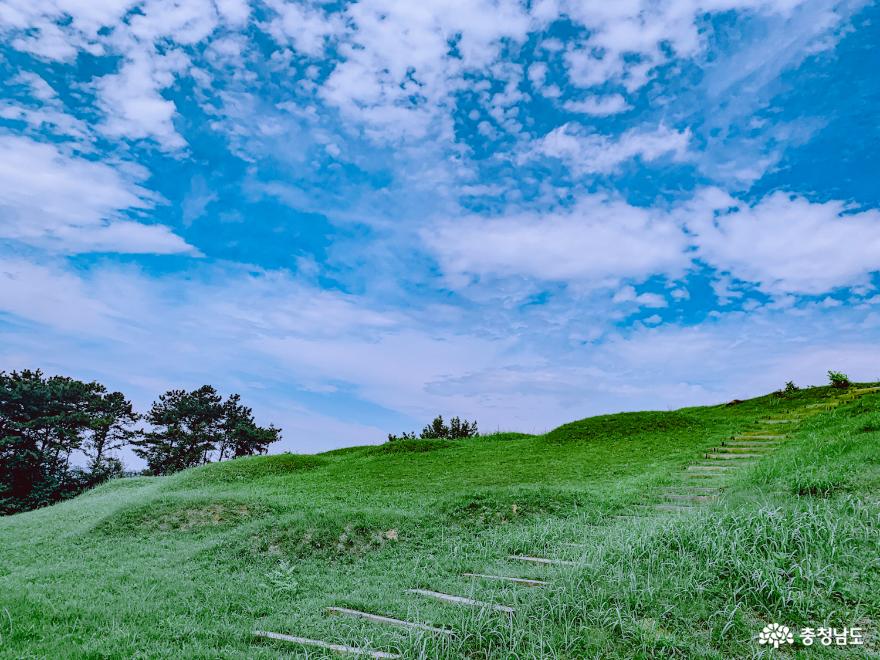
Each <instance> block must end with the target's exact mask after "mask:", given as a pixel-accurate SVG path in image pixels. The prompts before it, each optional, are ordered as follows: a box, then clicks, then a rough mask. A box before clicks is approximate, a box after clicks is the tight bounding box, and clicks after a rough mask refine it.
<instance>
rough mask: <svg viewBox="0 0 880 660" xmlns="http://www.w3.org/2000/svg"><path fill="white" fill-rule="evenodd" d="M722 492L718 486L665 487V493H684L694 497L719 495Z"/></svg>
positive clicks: (675, 485) (676, 485) (673, 485)
mask: <svg viewBox="0 0 880 660" xmlns="http://www.w3.org/2000/svg"><path fill="white" fill-rule="evenodd" d="M721 491H722V489H721V488H719V487H717V486H691V485H690V484H687V485H678V484H670V485H668V486H664V487H663V492H665V493H669V492H676V493H680V492H683V493H684V494H685V495H692V494H695V493H703V494H710V495H712V494H718V493H720V492H721Z"/></svg>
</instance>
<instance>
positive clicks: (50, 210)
mask: <svg viewBox="0 0 880 660" xmlns="http://www.w3.org/2000/svg"><path fill="white" fill-rule="evenodd" d="M157 201H158V197H157V196H156V195H155V194H154V193H151V192H150V191H148V190H147V189H145V188H143V187H142V186H140V185H139V184H138V183H136V182H134V181H132V180H130V179H129V178H127V177H126V176H124V175H123V174H122V173H120V171H119V170H118V169H116V168H114V167H112V166H111V165H109V164H107V163H103V162H99V161H95V160H88V159H86V158H84V157H79V156H75V155H71V154H67V153H64V152H63V151H62V150H61V149H60V148H59V147H58V146H56V145H53V144H48V143H43V144H41V143H38V142H34V141H32V140H30V139H29V138H24V137H13V136H0V236H2V237H3V238H5V239H9V240H14V241H18V242H21V243H25V244H28V245H34V246H41V247H44V248H47V249H49V250H52V251H60V252H67V253H79V252H128V253H149V254H172V253H192V252H194V248H192V247H191V246H190V245H188V244H187V243H186V242H185V241H184V240H183V239H182V238H180V237H179V236H177V235H175V234H174V233H172V232H171V230H170V229H169V228H168V227H165V226H162V225H155V224H142V223H139V222H134V221H132V220H128V219H126V218H125V217H124V212H126V211H144V210H147V209H150V208H152V207H153V206H154V205H155V204H156V203H157Z"/></svg>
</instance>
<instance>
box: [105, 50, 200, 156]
mask: <svg viewBox="0 0 880 660" xmlns="http://www.w3.org/2000/svg"><path fill="white" fill-rule="evenodd" d="M186 63H187V58H186V57H185V56H184V55H183V54H182V53H180V52H179V51H172V52H171V53H169V54H167V55H164V56H159V55H147V54H144V53H138V52H136V53H134V54H133V56H132V59H129V60H128V61H127V62H125V63H124V64H123V65H122V68H121V69H120V70H119V72H118V73H115V74H111V75H107V76H102V77H101V78H99V79H98V81H97V86H98V89H99V92H100V104H101V106H102V108H103V110H104V112H105V118H104V121H103V123H102V124H101V126H100V128H101V130H102V131H103V132H104V133H105V134H107V135H109V136H111V137H124V138H128V139H142V138H152V139H154V140H156V141H157V142H158V143H159V144H160V145H162V147H163V148H165V149H168V150H176V149H180V148H182V147H184V146H186V141H185V140H184V139H183V138H182V137H181V135H180V134H179V133H178V132H177V130H176V129H175V128H174V123H173V118H174V115H175V113H176V108H175V106H174V103H173V102H172V101H169V100H168V99H165V98H163V97H162V95H161V93H160V90H161V89H162V88H164V87H167V86H168V85H170V84H171V83H172V81H173V78H174V73H175V72H177V71H180V70H181V69H182V68H183V67H184V66H185V65H186Z"/></svg>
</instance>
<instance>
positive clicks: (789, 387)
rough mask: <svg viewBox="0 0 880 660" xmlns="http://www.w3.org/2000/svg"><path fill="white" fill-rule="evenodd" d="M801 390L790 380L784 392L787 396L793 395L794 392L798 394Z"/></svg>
mask: <svg viewBox="0 0 880 660" xmlns="http://www.w3.org/2000/svg"><path fill="white" fill-rule="evenodd" d="M799 389H801V388H799V387H798V386H797V385H795V384H794V381H793V380H790V381H788V382H787V383H786V384H785V389H784V390H783V392H785V393H786V394H791V393H793V392H797V391H798V390H799Z"/></svg>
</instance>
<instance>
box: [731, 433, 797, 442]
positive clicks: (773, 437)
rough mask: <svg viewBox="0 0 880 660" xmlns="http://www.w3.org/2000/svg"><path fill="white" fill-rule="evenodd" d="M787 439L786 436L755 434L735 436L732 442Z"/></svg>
mask: <svg viewBox="0 0 880 660" xmlns="http://www.w3.org/2000/svg"><path fill="white" fill-rule="evenodd" d="M787 437H788V436H787V435H778V434H769V433H756V434H754V435H752V434H749V435H735V436H733V440H785V439H786V438H787Z"/></svg>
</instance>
